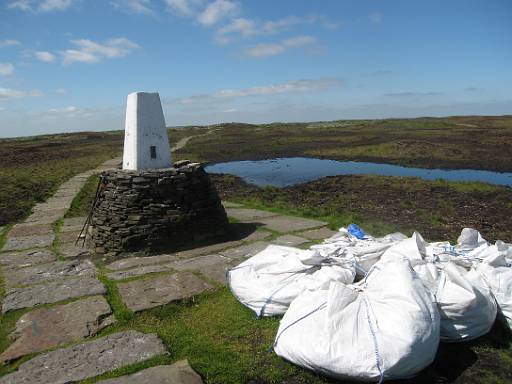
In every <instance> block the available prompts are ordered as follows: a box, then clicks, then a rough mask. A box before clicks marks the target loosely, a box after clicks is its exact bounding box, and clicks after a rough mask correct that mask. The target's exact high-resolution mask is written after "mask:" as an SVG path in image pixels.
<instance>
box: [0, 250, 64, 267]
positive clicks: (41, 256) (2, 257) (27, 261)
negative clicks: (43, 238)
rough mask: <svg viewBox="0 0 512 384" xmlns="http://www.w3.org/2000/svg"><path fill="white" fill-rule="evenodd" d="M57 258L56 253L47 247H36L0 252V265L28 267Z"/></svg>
mask: <svg viewBox="0 0 512 384" xmlns="http://www.w3.org/2000/svg"><path fill="white" fill-rule="evenodd" d="M55 260H57V255H55V253H53V252H52V251H51V250H49V249H36V250H30V251H21V252H6V253H0V265H1V266H9V267H29V266H31V265H36V264H41V263H49V262H51V261H55Z"/></svg>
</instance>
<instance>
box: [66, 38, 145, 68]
mask: <svg viewBox="0 0 512 384" xmlns="http://www.w3.org/2000/svg"><path fill="white" fill-rule="evenodd" d="M71 42H72V43H73V44H74V45H75V46H76V47H77V49H67V50H65V51H63V52H61V54H62V56H63V63H64V64H66V65H68V64H72V63H75V62H80V63H89V64H92V63H99V62H100V61H102V60H104V59H114V58H119V57H125V56H127V55H129V54H130V53H131V52H132V51H133V50H134V49H137V48H140V47H139V45H137V44H136V43H134V42H132V41H130V40H128V39H127V38H125V37H119V38H114V39H108V40H106V41H104V42H103V43H97V42H95V41H92V40H88V39H77V40H72V41H71Z"/></svg>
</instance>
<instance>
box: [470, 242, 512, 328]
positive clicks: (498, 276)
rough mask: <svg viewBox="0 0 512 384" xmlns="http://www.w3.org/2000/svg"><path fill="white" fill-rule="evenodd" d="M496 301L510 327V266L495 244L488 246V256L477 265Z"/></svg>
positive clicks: (511, 292) (511, 287)
mask: <svg viewBox="0 0 512 384" xmlns="http://www.w3.org/2000/svg"><path fill="white" fill-rule="evenodd" d="M477 271H478V272H480V273H481V274H482V275H483V276H484V279H485V281H486V282H487V284H489V286H490V287H491V291H492V293H493V295H494V297H495V298H496V301H497V302H498V306H499V309H500V311H501V313H502V314H503V315H504V316H505V319H506V320H507V323H508V325H509V327H510V329H512V267H511V266H510V264H509V263H508V262H507V259H506V258H505V254H504V252H500V250H499V248H498V247H497V246H490V247H489V254H488V257H487V258H485V259H484V261H483V262H482V263H481V264H480V265H479V266H478V267H477Z"/></svg>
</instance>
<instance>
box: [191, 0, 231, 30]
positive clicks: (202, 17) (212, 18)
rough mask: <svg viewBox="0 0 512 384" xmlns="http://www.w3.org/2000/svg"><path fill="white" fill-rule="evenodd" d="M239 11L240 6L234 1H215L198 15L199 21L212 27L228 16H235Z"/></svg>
mask: <svg viewBox="0 0 512 384" xmlns="http://www.w3.org/2000/svg"><path fill="white" fill-rule="evenodd" d="M238 10H239V7H238V4H237V3H235V2H233V1H229V0H215V1H214V2H213V3H210V4H208V5H207V6H206V8H205V9H204V11H203V12H201V13H200V14H199V15H198V17H197V21H199V23H201V24H202V25H204V26H211V25H214V24H217V23H218V22H219V21H221V20H223V19H224V18H226V17H228V16H233V15H234V14H236V13H237V12H238Z"/></svg>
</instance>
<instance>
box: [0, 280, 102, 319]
mask: <svg viewBox="0 0 512 384" xmlns="http://www.w3.org/2000/svg"><path fill="white" fill-rule="evenodd" d="M104 293H106V289H105V287H104V286H103V284H102V283H101V282H100V281H99V280H98V279H96V278H92V277H79V278H70V279H65V280H63V281H52V282H50V283H48V284H39V285H35V286H30V287H26V288H13V289H10V290H8V291H7V292H6V294H5V297H4V302H3V305H2V313H6V312H8V311H12V310H15V309H22V308H29V307H33V306H35V305H39V304H50V303H56V302H58V301H62V300H67V299H73V298H75V297H81V296H92V295H102V294H104Z"/></svg>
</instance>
